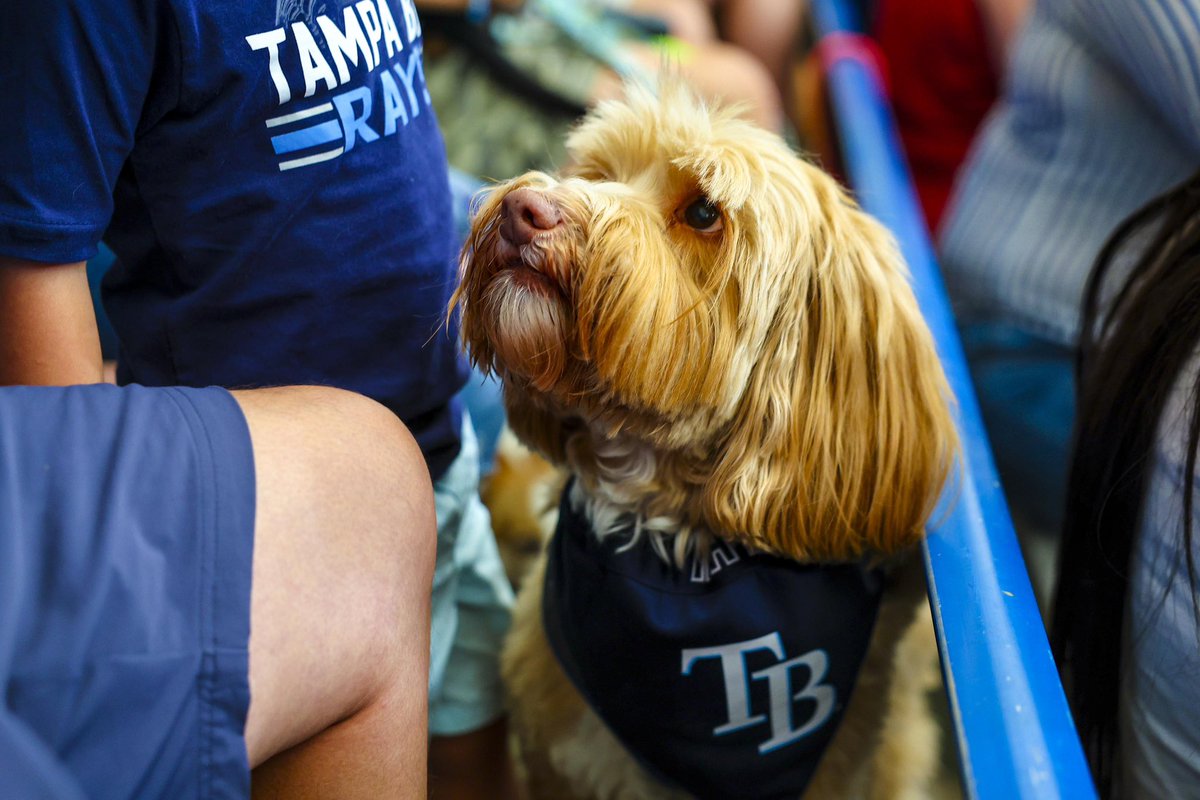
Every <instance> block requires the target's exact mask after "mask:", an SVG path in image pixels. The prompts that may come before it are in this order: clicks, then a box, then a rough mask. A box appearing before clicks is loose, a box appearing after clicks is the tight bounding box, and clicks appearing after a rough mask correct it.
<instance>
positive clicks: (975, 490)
mask: <svg viewBox="0 0 1200 800" xmlns="http://www.w3.org/2000/svg"><path fill="white" fill-rule="evenodd" d="M812 9H813V17H814V19H815V21H816V25H817V29H818V33H819V34H820V35H821V37H822V40H823V42H825V43H833V44H836V45H840V46H834V47H831V48H827V51H826V53H825V54H824V55H826V58H825V83H826V89H827V93H828V96H829V99H830V103H831V107H832V110H833V115H834V119H835V121H836V125H837V129H838V131H839V142H840V144H841V153H842V158H843V162H844V166H845V169H846V172H847V176H848V179H849V182H850V184H851V186H852V187H853V189H854V191H855V193H856V194H857V197H858V199H859V202H860V203H861V204H862V206H863V207H864V209H865V210H867V211H868V212H869V213H871V214H873V215H874V216H875V217H877V218H878V219H880V220H881V221H882V222H883V223H884V224H885V225H887V226H888V227H889V228H890V229H891V230H892V232H893V233H894V234H895V236H896V238H897V240H898V241H899V244H900V249H901V251H902V252H903V253H904V256H905V258H906V260H907V261H908V264H909V268H910V270H911V272H912V282H913V290H914V292H915V293H916V295H917V301H918V302H919V303H920V306H921V310H922V312H923V313H924V315H925V319H926V321H927V323H928V324H929V327H930V329H931V330H932V332H933V335H934V337H935V339H936V341H937V346H938V351H939V354H940V356H941V359H942V364H943V366H944V368H945V370H946V375H947V377H948V379H949V381H950V386H951V389H952V390H953V392H954V394H955V398H956V400H957V405H958V408H957V423H958V426H959V435H960V437H961V440H962V443H963V451H964V452H963V458H962V462H961V465H960V466H959V468H958V470H957V472H956V475H955V480H954V481H952V485H951V487H950V488H948V489H947V491H946V493H945V495H944V496H943V498H942V502H941V504H940V507H939V511H938V513H937V514H936V515H935V519H936V520H937V521H938V522H937V526H936V528H934V529H931V531H930V535H929V537H928V538H927V540H926V543H925V545H924V556H925V568H926V575H927V577H928V579H929V601H930V606H931V608H932V610H933V617H934V623H935V625H936V628H937V636H938V648H939V650H940V653H941V659H942V671H943V675H944V676H945V679H946V687H947V692H948V695H949V699H950V708H951V714H952V717H953V722H954V728H955V736H956V738H957V742H958V752H959V761H960V764H961V767H962V774H963V779H964V788H965V790H966V792H967V794H968V796H969V797H972V798H988V799H989V800H990V799H991V798H996V800H1013V799H1014V798H1055V797H1063V798H1071V800H1075V798H1085V799H1086V798H1094V797H1095V796H1096V791H1095V788H1094V785H1093V783H1092V779H1091V775H1090V773H1089V772H1088V767H1087V762H1086V760H1085V758H1084V755H1083V750H1082V748H1081V746H1080V744H1079V737H1078V735H1077V734H1076V732H1075V726H1074V723H1073V721H1072V718H1071V713H1070V709H1069V708H1068V706H1067V701H1066V698H1065V696H1064V694H1063V690H1062V684H1061V682H1060V681H1059V677H1058V672H1057V670H1056V669H1055V665H1054V660H1053V657H1052V656H1051V653H1050V645H1049V642H1048V640H1047V638H1046V631H1045V628H1044V626H1043V624H1042V618H1041V615H1040V613H1039V611H1038V606H1037V601H1036V599H1035V598H1034V594H1033V587H1032V585H1031V584H1030V581H1029V575H1028V573H1027V572H1026V569H1025V562H1024V559H1023V558H1022V556H1021V550H1020V547H1019V545H1018V543H1017V537H1016V533H1015V531H1014V529H1013V524H1012V519H1011V517H1010V516H1009V513H1008V507H1007V505H1006V503H1005V500H1004V495H1003V492H1002V490H1001V488H1000V481H999V478H998V477H997V473H996V466H995V463H994V461H993V459H992V453H991V448H990V446H989V444H988V439H987V434H986V432H985V430H984V427H983V422H982V419H981V417H980V413H979V406H978V402H977V401H976V398H975V391H974V388H973V386H972V384H971V379H970V374H969V372H968V371H967V366H966V359H965V356H964V355H963V350H962V345H961V343H960V342H959V338H958V333H957V330H956V327H955V324H954V318H953V314H952V313H951V310H950V304H949V301H948V300H947V296H946V290H945V286H944V284H943V281H942V277H941V272H940V270H939V268H938V264H937V259H936V257H935V255H934V251H933V247H932V245H931V243H930V240H929V233H928V229H927V228H926V225H925V222H924V218H923V217H922V215H921V211H920V208H919V206H918V203H917V200H916V195H915V193H914V190H913V186H912V179H911V177H910V174H909V171H908V166H907V163H906V162H905V160H904V156H903V154H902V150H901V147H900V145H899V138H898V136H897V134H896V126H895V121H894V119H893V117H892V112H891V107H890V104H889V102H888V99H887V95H886V92H885V91H884V89H883V86H882V81H881V77H880V73H879V69H878V65H877V64H876V63H875V60H874V58H873V57H872V51H871V50H870V49H869V48H867V47H854V46H853V42H854V38H853V37H855V36H856V34H857V31H858V27H857V24H856V23H857V20H856V19H855V17H854V14H853V12H852V10H851V8H850V6H849V5H848V4H847V2H846V0H813V4H812ZM839 37H840V38H841V41H840V42H839V41H838V39H839Z"/></svg>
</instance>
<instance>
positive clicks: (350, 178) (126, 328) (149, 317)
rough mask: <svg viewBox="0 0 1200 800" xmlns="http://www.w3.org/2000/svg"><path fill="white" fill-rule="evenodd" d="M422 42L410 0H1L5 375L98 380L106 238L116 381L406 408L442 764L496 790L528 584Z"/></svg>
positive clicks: (439, 770) (452, 782) (460, 781)
mask: <svg viewBox="0 0 1200 800" xmlns="http://www.w3.org/2000/svg"><path fill="white" fill-rule="evenodd" d="M423 47H424V39H423V36H422V29H421V23H420V19H419V18H418V16H417V13H416V9H415V7H414V5H413V4H412V2H411V0H361V1H360V2H349V1H348V0H347V1H346V2H328V3H322V4H315V3H313V2H303V1H301V0H277V1H271V0H256V1H255V2H244V0H237V2H235V1H234V0H214V1H210V2H203V3H201V2H195V0H180V2H169V3H168V2H160V1H159V0H121V2H117V3H106V4H103V5H96V4H90V3H87V2H83V1H82V0H47V2H41V3H35V4H11V3H10V4H5V5H4V6H3V10H0V53H3V55H2V56H0V63H2V64H5V65H7V67H8V68H13V69H15V68H16V66H17V65H19V67H20V71H21V74H22V76H23V78H22V79H21V80H20V81H11V82H9V83H10V85H9V86H8V88H6V90H5V91H4V92H3V93H0V115H2V116H3V117H4V119H5V133H4V136H3V137H0V257H2V258H3V263H2V264H0V275H2V276H3V280H2V281H0V348H2V349H3V350H2V351H3V356H4V357H3V359H0V381H2V382H4V383H25V384H29V383H53V384H72V383H88V382H94V381H97V380H99V379H100V374H101V372H100V370H101V365H100V358H99V350H98V346H97V343H96V328H95V321H94V317H93V314H92V310H91V306H90V300H89V299H88V295H87V284H86V275H85V270H84V262H85V260H86V259H88V258H89V257H91V256H92V255H93V254H94V253H95V252H96V246H97V242H99V241H100V240H101V239H104V241H105V242H106V243H107V244H108V245H109V246H110V247H111V249H112V251H113V252H114V253H115V254H116V258H117V261H116V264H115V265H114V266H113V268H112V269H111V270H110V272H109V273H108V275H107V276H106V278H105V282H104V302H105V306H106V308H107V311H108V313H109V315H110V317H111V319H112V322H113V324H114V327H115V329H116V331H117V333H118V336H119V340H120V354H119V370H118V378H119V381H120V382H121V383H122V384H132V383H137V384H144V385H150V386H195V387H204V386H209V385H216V386H225V387H262V386H276V385H292V384H319V385H327V386H334V387H339V388H342V389H347V390H351V391H354V392H357V393H359V394H363V395H366V396H367V397H370V398H372V399H374V400H376V401H378V402H379V403H381V404H382V405H384V406H385V407H387V408H388V409H390V410H391V411H392V412H393V414H395V415H396V416H397V417H398V418H399V419H400V420H401V421H403V423H404V425H405V427H407V429H408V430H409V431H410V432H411V434H412V436H413V437H414V438H415V440H416V442H417V444H418V445H419V447H420V450H421V453H422V455H423V457H424V461H425V464H426V468H427V470H428V472H429V474H430V476H431V477H432V479H433V482H434V490H435V492H434V493H435V503H436V506H437V517H438V537H437V538H438V542H437V551H438V557H437V565H436V568H435V570H434V578H433V595H432V610H431V614H432V634H431V654H430V669H429V692H430V707H429V732H430V733H431V734H432V738H431V741H430V746H429V757H430V765H431V766H430V770H431V776H432V780H433V781H434V782H435V785H437V786H439V787H440V788H439V791H441V792H442V793H443V796H447V797H454V796H457V795H458V792H459V790H460V789H461V791H462V793H463V796H472V795H473V796H480V797H490V798H494V797H503V796H505V793H506V792H509V791H512V781H511V776H510V775H509V772H508V759H507V757H506V750H505V734H504V722H503V708H502V699H501V693H500V683H499V672H498V650H499V646H500V641H501V639H502V637H503V635H504V632H505V630H506V629H507V624H508V607H509V605H510V603H511V590H510V588H509V586H508V583H507V581H506V579H505V575H504V571H503V566H502V564H501V562H500V559H499V556H498V554H497V553H496V550H495V545H494V542H493V541H492V536H491V532H490V530H489V525H488V518H487V514H486V511H485V510H484V509H483V507H482V505H481V504H480V502H479V498H478V461H477V457H476V455H475V453H474V451H473V448H474V440H473V436H472V433H471V429H470V424H469V420H468V419H467V418H466V417H465V415H464V414H463V413H462V411H461V409H460V404H459V401H458V400H457V398H456V394H457V392H458V390H459V388H460V387H461V385H462V383H463V381H464V379H465V375H466V371H465V365H463V364H462V363H461V359H460V355H459V351H458V344H457V342H456V341H455V340H454V338H453V337H452V336H450V335H448V334H447V333H446V332H445V326H444V324H443V323H444V319H443V317H444V313H445V308H446V305H447V300H448V298H449V295H450V292H451V289H452V288H453V282H454V277H455V261H456V249H457V242H456V240H455V237H454V233H453V228H452V219H453V212H452V209H451V205H450V202H451V201H450V192H449V187H448V179H447V166H446V159H445V152H444V149H443V143H442V139H441V136H440V133H439V131H438V128H437V121H436V117H435V115H434V111H433V108H432V106H431V104H430V102H429V96H428V93H427V91H426V86H425V80H424V62H423ZM397 580H398V581H403V580H406V578H405V577H404V576H399V575H398V576H397ZM380 613H389V612H388V611H387V610H386V609H381V610H380ZM316 688H317V687H314V689H316ZM291 699H292V701H293V702H295V703H297V704H299V705H301V706H303V705H305V704H307V703H310V702H312V701H313V697H311V696H308V695H305V694H303V693H298V694H297V695H296V696H295V697H293V698H291ZM397 746H398V747H400V746H407V739H405V741H404V742H398V743H397Z"/></svg>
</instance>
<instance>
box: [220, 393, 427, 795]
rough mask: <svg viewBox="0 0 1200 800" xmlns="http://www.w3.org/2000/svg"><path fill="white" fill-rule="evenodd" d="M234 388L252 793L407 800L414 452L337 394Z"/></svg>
mask: <svg viewBox="0 0 1200 800" xmlns="http://www.w3.org/2000/svg"><path fill="white" fill-rule="evenodd" d="M235 396H236V398H237V400H238V402H239V403H240V404H241V406H242V410H243V412H244V413H245V415H246V420H247V422H248V424H249V427H250V433H251V439H252V441H253V447H254V459H255V471H256V474H257V511H256V517H255V542H254V570H253V585H252V589H251V604H250V605H251V609H250V621H251V631H252V632H251V638H250V693H251V702H250V711H249V715H248V718H247V721H246V747H247V750H248V752H249V758H250V765H251V767H252V768H254V772H253V790H254V794H255V796H256V797H280V798H289V799H290V800H291V799H297V798H300V799H302V798H318V797H336V798H358V797H362V798H393V797H419V796H422V795H423V794H424V792H425V770H426V713H427V710H426V707H427V697H426V691H427V685H426V682H427V674H428V668H429V667H428V659H429V595H430V588H431V583H432V572H433V562H434V547H435V541H436V534H435V530H436V527H435V523H434V510H433V496H432V489H431V487H430V482H429V475H428V473H427V472H426V469H425V464H424V460H423V459H422V457H421V454H420V451H419V449H418V448H417V445H416V443H415V442H414V441H413V439H412V437H411V436H410V435H409V434H408V432H407V430H405V428H404V426H403V425H402V424H401V423H400V422H399V420H397V419H396V418H395V416H394V415H392V414H391V413H390V412H389V411H387V410H386V409H384V408H383V407H382V406H379V405H378V404H376V403H374V402H372V401H370V400H367V399H365V398H362V397H359V396H357V395H353V394H350V393H347V392H341V391H337V390H333V389H324V388H315V387H303V388H289V389H267V390H258V391H252V392H239V393H236V395H235Z"/></svg>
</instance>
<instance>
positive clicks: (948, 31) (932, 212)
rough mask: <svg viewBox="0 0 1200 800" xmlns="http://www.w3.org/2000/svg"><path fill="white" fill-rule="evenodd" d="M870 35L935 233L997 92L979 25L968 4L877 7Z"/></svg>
mask: <svg viewBox="0 0 1200 800" xmlns="http://www.w3.org/2000/svg"><path fill="white" fill-rule="evenodd" d="M873 33H874V36H875V38H876V40H877V41H878V42H879V47H880V49H881V50H882V51H883V55H884V57H885V59H886V64H887V70H888V78H889V84H890V89H891V96H892V105H893V107H894V109H895V112H896V121H897V124H898V125H899V128H900V138H901V140H902V141H903V143H904V149H905V151H906V152H907V154H908V161H909V164H910V166H911V167H912V172H913V180H914V182H915V183H916V187H917V194H918V195H919V197H920V200H921V206H922V208H923V209H924V211H925V219H926V221H927V222H928V224H929V229H930V230H931V231H936V230H937V226H938V223H939V222H940V221H941V218H942V212H943V211H944V210H945V207H946V201H947V199H948V198H949V196H950V190H951V189H952V188H953V185H954V176H955V174H956V173H957V171H958V167H959V165H960V164H961V163H962V161H963V159H964V158H965V157H966V154H967V150H968V149H969V148H970V145H971V140H972V139H973V138H974V136H975V130H976V128H978V127H979V123H980V122H982V121H983V118H984V117H985V116H986V115H987V112H988V110H989V109H990V108H991V106H992V103H993V101H995V99H996V96H997V94H998V91H999V80H998V77H997V75H998V70H997V69H996V68H995V65H994V64H993V62H992V54H991V52H990V50H989V46H988V41H987V33H986V31H985V30H984V27H983V20H982V18H981V17H980V14H979V10H978V9H977V8H976V7H975V3H974V0H878V2H877V3H876V16H875V26H874V30H873Z"/></svg>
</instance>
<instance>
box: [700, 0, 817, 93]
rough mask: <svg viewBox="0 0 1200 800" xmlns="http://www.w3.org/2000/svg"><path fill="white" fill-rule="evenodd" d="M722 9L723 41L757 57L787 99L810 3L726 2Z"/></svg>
mask: <svg viewBox="0 0 1200 800" xmlns="http://www.w3.org/2000/svg"><path fill="white" fill-rule="evenodd" d="M720 6H721V12H720V13H721V29H722V33H723V34H724V38H725V39H727V40H728V41H730V42H733V43H734V44H736V45H739V46H741V47H743V48H745V49H746V50H748V51H749V52H751V53H753V54H754V55H755V56H757V57H758V59H759V60H760V61H762V63H763V64H764V65H765V66H766V68H767V70H768V71H769V72H770V73H771V77H772V78H773V79H774V81H775V85H776V86H777V87H778V90H779V93H780V95H782V96H783V97H788V96H789V93H790V91H791V89H790V86H789V82H790V75H791V69H792V62H793V59H794V57H795V52H796V51H795V48H796V40H797V38H798V37H799V35H800V28H801V25H802V24H803V20H804V15H805V13H806V11H807V9H808V0H723V1H722V2H721V3H720Z"/></svg>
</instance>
